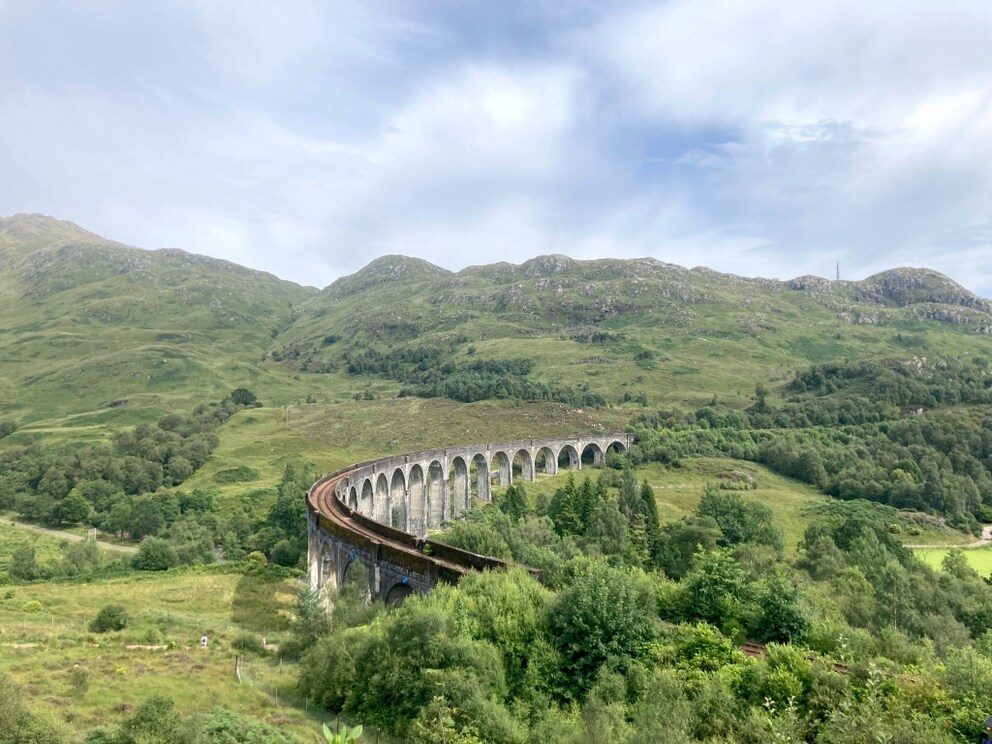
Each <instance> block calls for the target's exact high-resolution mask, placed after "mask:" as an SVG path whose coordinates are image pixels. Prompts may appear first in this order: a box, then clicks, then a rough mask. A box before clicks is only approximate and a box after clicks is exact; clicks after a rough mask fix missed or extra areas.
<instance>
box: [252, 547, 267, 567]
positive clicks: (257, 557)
mask: <svg viewBox="0 0 992 744" xmlns="http://www.w3.org/2000/svg"><path fill="white" fill-rule="evenodd" d="M268 562H269V560H268V558H266V557H265V553H263V552H262V551H261V550H253V551H251V552H250V553H249V554H248V563H249V565H253V566H264V565H265V564H266V563H268Z"/></svg>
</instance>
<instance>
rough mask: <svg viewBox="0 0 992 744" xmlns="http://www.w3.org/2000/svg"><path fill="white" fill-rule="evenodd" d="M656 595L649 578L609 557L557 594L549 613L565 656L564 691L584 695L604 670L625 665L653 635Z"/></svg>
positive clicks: (591, 565) (571, 695)
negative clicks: (639, 576) (641, 577)
mask: <svg viewBox="0 0 992 744" xmlns="http://www.w3.org/2000/svg"><path fill="white" fill-rule="evenodd" d="M653 617H654V599H653V597H652V595H651V592H650V590H649V588H648V587H647V585H646V583H645V582H643V581H640V580H638V579H637V578H635V576H634V575H632V574H631V573H629V572H627V571H623V570H620V569H616V568H612V567H611V566H609V565H608V564H607V563H606V562H604V561H601V560H600V561H592V562H590V563H589V564H588V565H587V566H586V568H585V570H584V571H582V572H581V573H580V574H579V575H577V576H576V577H575V579H574V581H573V582H572V584H571V586H569V587H568V588H566V589H565V590H564V591H563V592H562V593H561V594H559V595H558V598H557V600H556V601H555V602H554V604H553V605H552V607H551V611H550V613H549V628H550V632H551V637H552V638H554V639H555V642H556V644H557V645H558V648H559V650H560V652H561V655H562V678H563V680H565V682H564V688H563V690H562V694H563V695H564V696H565V697H566V698H569V699H572V700H576V699H580V698H581V697H582V696H583V694H584V693H585V692H586V691H587V690H588V689H589V688H590V687H591V686H592V684H593V682H594V681H595V679H596V675H597V673H598V672H599V669H600V668H601V667H602V666H603V665H604V664H606V663H608V662H609V663H610V664H611V665H613V666H614V668H617V669H624V668H626V667H627V666H629V664H630V662H631V661H632V660H633V659H634V658H636V657H637V656H639V655H640V654H641V653H642V651H643V650H644V647H645V646H646V644H647V643H648V641H650V640H651V637H652V634H653Z"/></svg>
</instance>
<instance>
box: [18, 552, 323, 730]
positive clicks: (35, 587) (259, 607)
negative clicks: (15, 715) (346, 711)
mask: <svg viewBox="0 0 992 744" xmlns="http://www.w3.org/2000/svg"><path fill="white" fill-rule="evenodd" d="M0 544H3V543H2V542H0ZM298 586H299V584H298V582H297V580H296V579H291V578H285V577H284V576H281V575H280V576H272V575H267V574H265V573H261V574H252V573H245V572H243V571H241V570H238V569H235V568H233V567H231V566H223V565H219V566H211V567H197V568H187V569H181V570H174V571H170V572H167V573H161V574H159V573H150V574H149V573H145V574H132V575H127V576H121V577H116V578H107V579H95V580H92V581H88V582H85V583H84V582H55V581H52V582H43V583H35V584H27V585H18V586H7V587H0V668H2V669H4V671H5V672H6V673H7V674H9V675H10V676H11V678H12V679H13V680H14V681H15V682H16V683H17V684H18V685H19V686H21V687H22V688H23V689H24V690H25V692H26V694H27V697H28V698H29V699H30V700H31V701H32V702H33V704H35V705H37V706H43V707H49V706H52V707H56V708H58V709H60V711H61V713H62V715H63V716H64V717H65V718H66V720H68V721H69V723H70V724H71V725H72V727H73V728H74V729H75V730H76V731H77V732H80V733H82V732H84V731H86V730H88V729H90V728H92V727H94V726H97V725H107V724H110V723H114V722H116V721H120V720H121V719H122V717H123V716H124V715H125V714H126V713H127V712H129V711H130V710H133V708H134V707H135V706H137V705H139V704H140V703H141V702H143V701H144V700H145V699H147V698H148V697H149V696H150V695H152V694H164V695H168V696H170V697H172V698H173V699H174V700H175V701H176V704H177V707H178V708H179V709H180V710H182V711H184V712H192V711H196V710H206V709H208V708H210V707H212V706H223V707H225V708H228V709H230V710H233V711H236V712H238V713H243V714H248V715H251V716H254V717H257V718H259V719H261V720H265V721H268V722H270V723H274V724H277V725H279V726H280V727H281V728H286V729H288V730H291V731H293V732H295V733H297V734H299V735H300V736H301V737H302V738H303V740H305V741H306V740H315V737H314V732H315V731H317V730H318V729H319V724H318V723H317V719H318V718H320V715H319V714H317V715H314V716H313V717H310V716H308V715H307V710H306V706H305V704H304V701H301V700H297V699H296V698H295V697H294V692H293V688H294V686H295V674H296V672H295V666H294V665H293V664H290V663H280V662H279V661H278V660H277V659H276V658H275V657H273V656H271V655H267V654H263V652H262V649H261V647H260V646H259V649H258V653H251V652H245V651H244V650H239V649H238V648H234V647H233V646H232V644H234V643H235V641H237V639H239V638H242V637H243V636H246V635H247V636H248V637H250V638H253V639H257V641H258V643H259V644H260V643H261V639H262V638H263V637H265V639H266V641H267V642H268V643H270V644H278V643H279V642H280V641H281V640H282V639H284V638H285V637H286V634H287V630H288V628H289V621H290V615H291V611H292V608H293V605H294V602H295V597H296V592H297V589H298ZM34 602H37V603H40V609H35V611H27V610H30V609H32V608H37V606H36V605H29V604H28V603H34ZM111 603H118V604H122V605H124V606H125V607H126V608H127V610H128V612H129V614H130V618H131V619H130V623H129V625H128V627H127V628H126V629H124V630H122V631H116V632H109V633H92V632H90V631H89V629H88V626H89V623H90V622H91V621H92V620H93V618H94V617H95V616H96V614H97V612H98V611H99V610H100V608H101V607H103V606H104V605H107V604H111ZM25 606H27V610H26V609H25ZM204 635H205V636H207V638H208V647H207V648H206V649H201V648H200V647H199V640H200V638H201V636H204ZM242 643H243V639H242ZM239 654H240V655H243V656H244V657H245V663H244V667H243V674H242V681H241V682H240V683H239V682H238V680H237V679H236V678H235V660H236V657H237V656H238V655H239ZM78 670H83V672H84V673H85V674H82V673H80V672H79V671H78ZM80 677H85V679H86V681H87V683H88V684H87V685H86V686H85V687H86V689H84V690H81V689H80V687H79V685H78V684H77V683H76V682H77V680H78V679H80ZM309 712H310V713H316V712H315V711H309Z"/></svg>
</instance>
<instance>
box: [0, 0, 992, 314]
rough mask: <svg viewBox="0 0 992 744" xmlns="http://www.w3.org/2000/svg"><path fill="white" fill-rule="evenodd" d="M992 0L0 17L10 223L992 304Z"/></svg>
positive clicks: (313, 266)
mask: <svg viewBox="0 0 992 744" xmlns="http://www.w3.org/2000/svg"><path fill="white" fill-rule="evenodd" d="M990 50H992V2H989V0H952V1H951V2H934V1H933V0H872V1H871V2H865V1H864V0H829V1H827V0H824V1H821V0H808V1H804V2H782V1H781V0H691V1H690V0H664V1H662V2H624V1H622V0H613V1H611V2H600V1H597V0H574V1H569V0H558V1H556V2H552V1H551V0H520V1H519V2H518V1H517V0H500V1H499V2H492V0H479V1H478V2H473V1H472V0H430V1H428V0H395V1H393V0H361V1H360V2H354V0H351V1H349V2H338V1H337V0H315V1H313V2H310V1H307V0H276V1H273V2H266V1H265V0H211V1H210V2H206V1H204V2H195V1H192V0H191V1H189V2H175V0H166V1H161V0H142V1H141V2H133V1H132V0H66V1H64V2H63V1H60V0H0V86H2V87H0V90H2V91H3V94H2V95H0V215H11V214H14V213H18V212H41V213H45V214H50V215H52V216H55V217H58V218H60V219H67V220H71V221H73V222H75V223H77V224H79V225H80V226H82V227H84V228H86V229H88V230H92V231H94V232H97V233H99V234H101V235H103V236H105V237H108V238H111V239H114V240H118V241H121V242H124V243H128V244H131V245H137V246H140V247H144V248H161V247H170V248H182V249H185V250H188V251H192V252H196V253H203V254H207V255H211V256H216V257H220V258H225V259H229V260H231V261H235V262H237V263H240V264H243V265H246V266H250V267H252V268H257V269H262V270H265V271H269V272H272V273H273V274H276V275H278V276H280V277H283V278H286V279H291V280H293V281H296V282H300V283H303V284H310V285H314V286H325V285H327V284H329V283H330V282H331V281H333V280H334V279H335V278H336V277H338V276H341V275H344V274H348V273H351V272H354V271H356V270H358V269H359V268H361V267H362V266H364V265H365V264H366V263H368V262H369V261H370V260H371V259H373V258H375V257H377V256H381V255H385V254H392V253H399V254H405V255H411V256H418V257H421V258H424V259H427V260H428V261H431V262H433V263H436V264H438V265H441V266H444V267H446V268H449V269H453V270H458V269H461V268H463V267H465V266H469V265H474V264H485V263H491V262H494V261H510V262H513V263H520V262H522V261H525V260H527V259H529V258H532V257H534V256H536V255H541V254H548V253H564V254H567V255H569V256H572V257H574V258H603V257H618V258H626V257H639V256H653V257H655V258H657V259H659V260H662V261H667V262H671V263H677V264H681V265H684V266H690V267H691V266H708V267H710V268H713V269H716V270H718V271H724V272H732V273H736V274H741V275H745V276H765V277H777V278H781V279H786V278H791V277H794V276H800V275H803V274H815V275H819V276H827V277H830V278H832V277H833V276H834V274H835V270H836V265H837V264H839V265H840V274H841V277H842V278H844V279H861V278H864V277H865V276H868V275H870V274H872V273H874V272H877V271H881V270H884V269H887V268H892V267H895V266H926V267H929V268H933V269H936V270H938V271H941V272H943V273H945V274H947V275H949V276H950V277H952V278H953V279H955V280H956V281H958V282H959V283H961V284H963V285H964V286H965V287H967V288H969V289H971V290H972V291H975V292H977V293H979V294H982V295H983V296H985V297H992V52H990Z"/></svg>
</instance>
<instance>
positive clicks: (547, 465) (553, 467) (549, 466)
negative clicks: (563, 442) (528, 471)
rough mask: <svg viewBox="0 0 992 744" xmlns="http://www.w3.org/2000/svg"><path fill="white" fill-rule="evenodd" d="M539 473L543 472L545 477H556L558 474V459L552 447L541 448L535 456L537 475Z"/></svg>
mask: <svg viewBox="0 0 992 744" xmlns="http://www.w3.org/2000/svg"><path fill="white" fill-rule="evenodd" d="M538 471H543V472H544V474H545V475H554V474H555V473H557V472H558V458H556V457H555V453H554V452H552V451H551V448H550V447H541V448H540V449H538V450H537V454H536V455H534V472H535V475H536V474H537V472H538Z"/></svg>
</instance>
